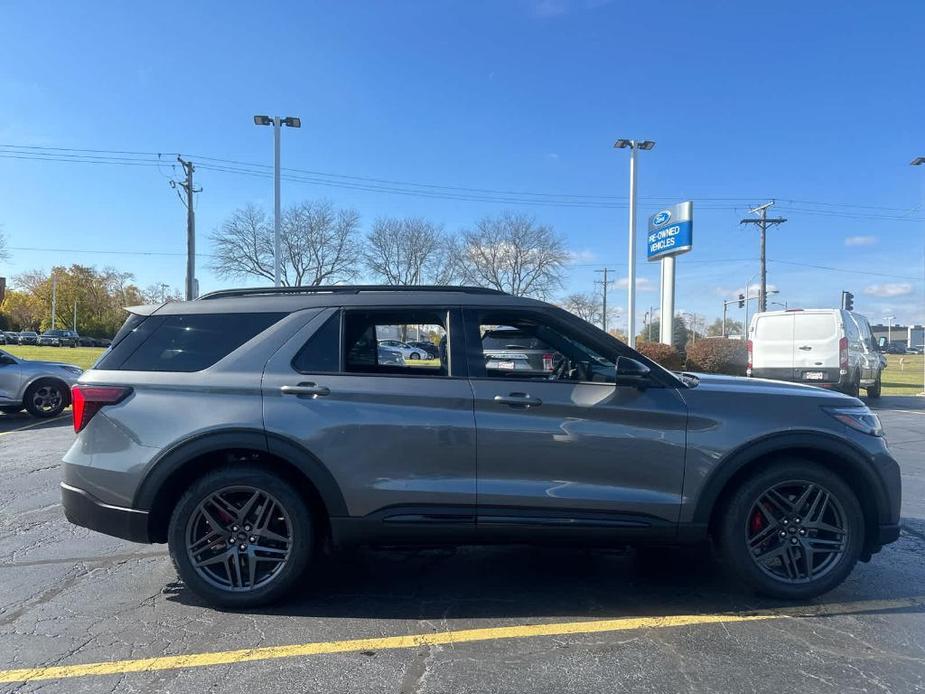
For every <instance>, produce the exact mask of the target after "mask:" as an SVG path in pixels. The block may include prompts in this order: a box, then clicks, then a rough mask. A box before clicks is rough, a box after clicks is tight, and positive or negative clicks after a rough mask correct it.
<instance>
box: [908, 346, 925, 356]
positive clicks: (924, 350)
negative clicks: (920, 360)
mask: <svg viewBox="0 0 925 694" xmlns="http://www.w3.org/2000/svg"><path fill="white" fill-rule="evenodd" d="M906 351H907V352H908V353H909V354H925V346H923V345H913V346H912V347H909V348H908V349H907V350H906Z"/></svg>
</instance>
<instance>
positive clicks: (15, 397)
mask: <svg viewBox="0 0 925 694" xmlns="http://www.w3.org/2000/svg"><path fill="white" fill-rule="evenodd" d="M21 384H22V369H21V368H20V366H19V362H17V361H16V360H15V359H13V357H11V356H10V355H9V354H7V353H6V352H2V351H0V400H6V401H17V402H18V401H19V386H20V385H21Z"/></svg>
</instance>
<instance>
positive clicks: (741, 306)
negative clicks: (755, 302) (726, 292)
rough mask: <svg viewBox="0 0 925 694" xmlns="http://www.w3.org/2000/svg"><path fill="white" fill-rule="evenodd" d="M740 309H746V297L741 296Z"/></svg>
mask: <svg viewBox="0 0 925 694" xmlns="http://www.w3.org/2000/svg"><path fill="white" fill-rule="evenodd" d="M739 308H745V295H744V294H739Z"/></svg>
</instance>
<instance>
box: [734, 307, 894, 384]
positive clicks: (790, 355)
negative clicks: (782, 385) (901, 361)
mask: <svg viewBox="0 0 925 694" xmlns="http://www.w3.org/2000/svg"><path fill="white" fill-rule="evenodd" d="M885 367H886V362H885V361H884V359H883V358H882V357H881V356H880V351H879V350H878V349H877V345H876V344H875V342H874V338H873V333H872V332H871V330H870V324H869V323H868V322H867V319H866V318H865V317H864V316H861V315H859V314H857V313H852V312H850V311H840V310H838V309H830V308H825V309H790V310H788V311H768V312H766V313H758V314H756V315H755V316H754V317H753V318H752V320H751V324H750V325H749V327H748V371H747V373H748V375H749V376H751V377H753V378H773V379H776V380H778V381H798V382H800V383H808V384H812V385H817V386H822V387H823V388H837V389H838V390H840V391H842V392H844V393H847V394H848V395H854V396H857V395H858V394H859V391H860V389H861V388H865V389H867V395H868V396H869V397H871V398H878V397H880V380H881V378H880V376H881V372H882V371H883V369H884V368H885Z"/></svg>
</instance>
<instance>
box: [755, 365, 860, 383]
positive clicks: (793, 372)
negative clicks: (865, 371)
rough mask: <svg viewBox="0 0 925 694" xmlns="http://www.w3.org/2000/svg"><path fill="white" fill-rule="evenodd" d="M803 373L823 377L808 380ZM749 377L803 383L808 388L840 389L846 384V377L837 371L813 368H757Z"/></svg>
mask: <svg viewBox="0 0 925 694" xmlns="http://www.w3.org/2000/svg"><path fill="white" fill-rule="evenodd" d="M805 371H813V372H822V374H823V377H822V378H821V379H818V380H810V379H807V378H804V377H803V373H804V372H805ZM750 376H751V377H752V378H768V379H771V380H774V381H789V382H791V383H803V384H805V385H808V386H829V387H832V386H838V387H841V386H843V385H845V384H846V383H847V376H846V375H843V374H841V373H840V371H839V369H831V368H824V367H819V368H818V369H813V368H804V367H800V368H795V369H788V368H777V367H770V368H757V369H752V370H751V374H750Z"/></svg>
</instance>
